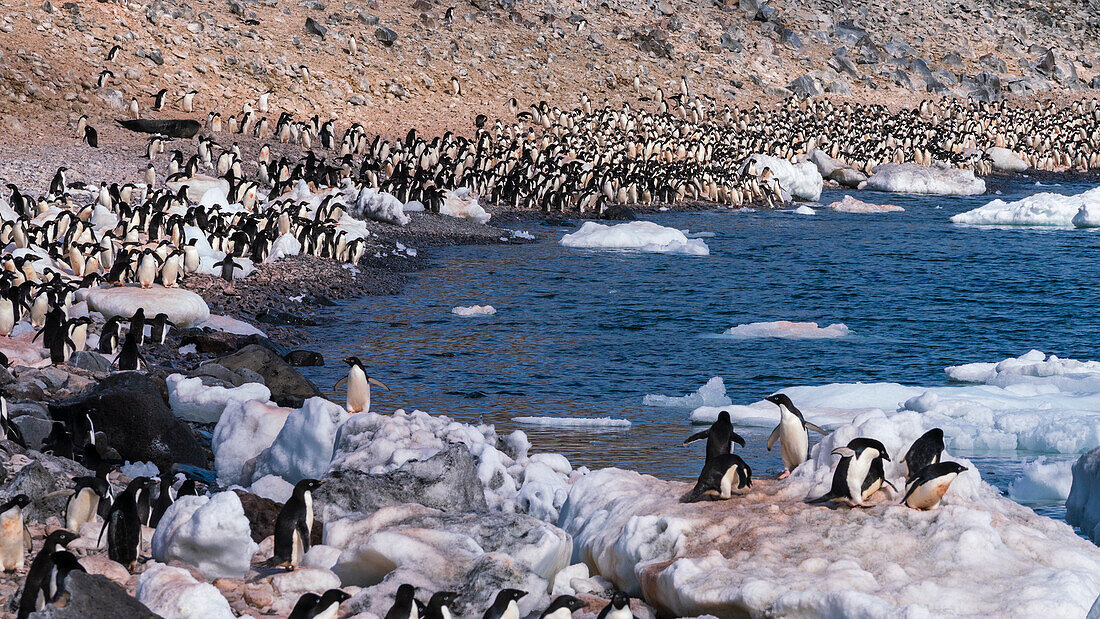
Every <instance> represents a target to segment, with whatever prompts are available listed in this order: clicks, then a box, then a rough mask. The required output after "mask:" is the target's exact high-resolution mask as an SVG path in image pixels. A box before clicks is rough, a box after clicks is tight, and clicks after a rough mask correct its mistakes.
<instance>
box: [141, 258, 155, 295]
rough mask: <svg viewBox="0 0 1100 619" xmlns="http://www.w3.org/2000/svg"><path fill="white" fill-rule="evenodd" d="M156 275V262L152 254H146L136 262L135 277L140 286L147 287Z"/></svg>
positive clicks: (151, 283)
mask: <svg viewBox="0 0 1100 619" xmlns="http://www.w3.org/2000/svg"><path fill="white" fill-rule="evenodd" d="M156 277H157V262H156V260H155V259H154V258H153V256H151V255H149V254H146V255H144V256H142V258H141V262H140V263H138V269H137V278H138V282H139V283H140V284H141V287H142V288H149V287H150V286H152V285H153V280H155V279H156Z"/></svg>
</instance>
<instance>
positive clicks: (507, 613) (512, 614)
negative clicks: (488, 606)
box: [500, 602, 519, 619]
mask: <svg viewBox="0 0 1100 619" xmlns="http://www.w3.org/2000/svg"><path fill="white" fill-rule="evenodd" d="M500 619H519V606H516V603H515V602H508V607H507V608H505V609H504V612H502V613H500Z"/></svg>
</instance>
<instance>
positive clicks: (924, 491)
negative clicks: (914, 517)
mask: <svg viewBox="0 0 1100 619" xmlns="http://www.w3.org/2000/svg"><path fill="white" fill-rule="evenodd" d="M955 477H957V475H956V474H955V473H951V474H950V475H944V476H943V477H937V478H936V479H933V480H931V481H929V482H927V483H924V484H921V485H920V486H918V487H917V489H916V490H913V493H912V494H910V495H909V498H907V499H906V500H905V504H906V505H908V506H909V507H912V508H913V509H935V508H936V507H938V506H939V504H940V499H942V498H943V495H944V494H946V493H947V489H948V488H949V487H951V482H952V481H954V479H955Z"/></svg>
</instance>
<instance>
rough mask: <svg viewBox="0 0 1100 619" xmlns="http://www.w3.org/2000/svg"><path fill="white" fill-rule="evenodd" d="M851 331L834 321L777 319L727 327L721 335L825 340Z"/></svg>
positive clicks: (738, 337) (749, 337) (742, 337)
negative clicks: (824, 322) (818, 323)
mask: <svg viewBox="0 0 1100 619" xmlns="http://www.w3.org/2000/svg"><path fill="white" fill-rule="evenodd" d="M850 333H851V331H849V330H848V327H847V326H846V325H844V323H839V322H838V323H834V324H831V325H829V326H827V327H819V326H817V323H816V322H791V321H789V320H776V321H773V322H750V323H747V324H743V325H737V326H736V327H731V328H729V329H726V330H725V331H723V332H722V333H721V335H720V336H719V337H730V338H735V339H746V340H747V339H756V338H771V337H775V338H783V339H788V340H824V339H833V338H839V337H844V336H846V335H849V334H850Z"/></svg>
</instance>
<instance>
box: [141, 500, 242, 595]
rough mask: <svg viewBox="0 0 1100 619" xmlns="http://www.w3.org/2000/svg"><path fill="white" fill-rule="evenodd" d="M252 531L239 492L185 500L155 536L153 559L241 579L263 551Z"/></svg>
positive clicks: (167, 514) (171, 509)
mask: <svg viewBox="0 0 1100 619" xmlns="http://www.w3.org/2000/svg"><path fill="white" fill-rule="evenodd" d="M249 531H250V529H249V524H248V518H247V517H246V516H245V515H244V507H242V506H241V500H240V498H238V497H237V494H236V493H235V492H219V493H217V494H215V495H213V496H185V497H181V498H180V499H178V500H177V501H176V502H175V503H172V506H171V507H169V508H168V511H166V512H164V516H163V517H162V518H161V520H160V523H159V524H158V525H157V530H156V532H155V533H153V542H152V549H153V558H154V559H156V560H157V561H160V562H162V563H167V562H169V561H182V562H184V563H186V564H188V565H193V566H195V567H196V568H197V569H198V570H199V571H200V572H202V573H203V575H205V576H206V577H207V578H219V577H226V578H241V577H243V576H244V575H245V574H246V573H248V568H249V563H250V561H251V560H252V555H254V554H256V550H257V548H259V545H258V544H256V542H254V541H252V538H251V537H250V532H249Z"/></svg>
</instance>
